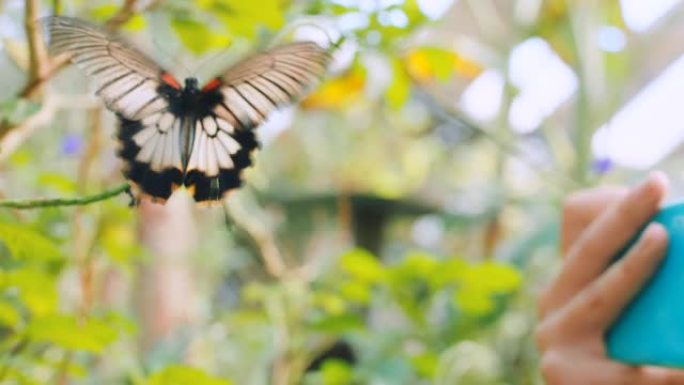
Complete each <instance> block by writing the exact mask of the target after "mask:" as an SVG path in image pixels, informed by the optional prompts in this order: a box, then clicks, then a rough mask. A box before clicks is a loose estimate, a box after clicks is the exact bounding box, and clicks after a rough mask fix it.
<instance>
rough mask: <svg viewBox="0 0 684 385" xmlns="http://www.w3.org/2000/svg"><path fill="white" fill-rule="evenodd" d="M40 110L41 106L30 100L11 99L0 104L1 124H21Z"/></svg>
mask: <svg viewBox="0 0 684 385" xmlns="http://www.w3.org/2000/svg"><path fill="white" fill-rule="evenodd" d="M38 110H40V104H38V103H36V102H33V101H30V100H28V99H9V100H5V101H2V102H0V122H7V123H9V124H11V125H15V124H19V123H21V122H23V121H24V120H26V119H27V118H28V117H30V116H31V115H33V114H35V113H36V112H38Z"/></svg>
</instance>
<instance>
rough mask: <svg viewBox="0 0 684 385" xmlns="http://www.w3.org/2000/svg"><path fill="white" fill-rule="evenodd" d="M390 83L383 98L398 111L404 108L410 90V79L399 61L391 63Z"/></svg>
mask: <svg viewBox="0 0 684 385" xmlns="http://www.w3.org/2000/svg"><path fill="white" fill-rule="evenodd" d="M392 75H393V76H392V83H390V85H389V87H387V90H385V98H386V99H387V102H388V104H389V106H390V107H392V108H394V109H399V108H401V107H403V106H404V103H406V100H407V99H408V97H409V93H410V90H411V87H410V84H411V82H410V79H409V77H408V76H407V75H406V72H405V71H404V66H403V65H402V63H401V61H400V60H399V59H395V60H393V61H392Z"/></svg>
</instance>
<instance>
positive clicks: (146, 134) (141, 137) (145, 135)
mask: <svg viewBox="0 0 684 385" xmlns="http://www.w3.org/2000/svg"><path fill="white" fill-rule="evenodd" d="M156 133H157V129H156V128H154V126H147V127H145V128H143V129H142V130H140V131H138V132H137V133H136V134H135V135H133V141H134V142H135V144H137V145H138V146H142V145H144V144H145V143H146V142H147V141H149V140H150V138H151V137H152V136H153V135H154V134H156Z"/></svg>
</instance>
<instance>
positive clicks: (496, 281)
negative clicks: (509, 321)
mask: <svg viewBox="0 0 684 385" xmlns="http://www.w3.org/2000/svg"><path fill="white" fill-rule="evenodd" d="M521 282H522V276H521V275H520V272H519V271H518V270H517V269H515V268H514V267H513V266H510V265H505V264H501V263H496V262H485V263H482V264H480V265H476V266H472V267H471V268H470V269H468V270H467V271H466V272H465V273H464V275H463V279H462V285H463V286H464V287H466V288H471V289H476V290H479V291H483V292H489V293H491V294H506V293H510V292H513V291H515V290H516V289H518V288H519V287H520V284H521Z"/></svg>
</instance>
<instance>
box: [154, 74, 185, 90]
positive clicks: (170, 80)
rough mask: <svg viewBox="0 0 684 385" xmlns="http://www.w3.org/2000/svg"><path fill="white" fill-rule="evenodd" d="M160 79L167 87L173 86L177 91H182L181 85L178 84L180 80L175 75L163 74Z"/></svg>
mask: <svg viewBox="0 0 684 385" xmlns="http://www.w3.org/2000/svg"><path fill="white" fill-rule="evenodd" d="M159 77H160V78H161V80H162V81H163V82H164V83H166V84H167V85H169V86H171V87H173V88H175V89H177V90H180V89H181V85H180V83H178V80H176V78H174V77H173V75H171V74H170V73H168V72H162V74H161V75H160V76H159Z"/></svg>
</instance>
